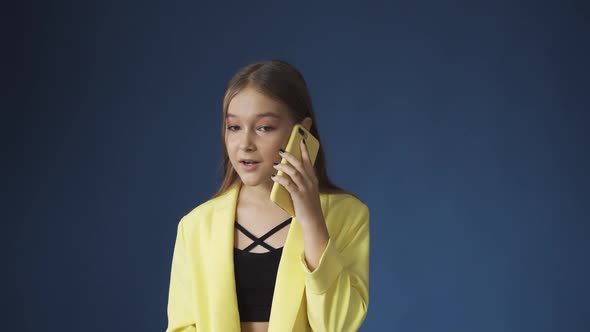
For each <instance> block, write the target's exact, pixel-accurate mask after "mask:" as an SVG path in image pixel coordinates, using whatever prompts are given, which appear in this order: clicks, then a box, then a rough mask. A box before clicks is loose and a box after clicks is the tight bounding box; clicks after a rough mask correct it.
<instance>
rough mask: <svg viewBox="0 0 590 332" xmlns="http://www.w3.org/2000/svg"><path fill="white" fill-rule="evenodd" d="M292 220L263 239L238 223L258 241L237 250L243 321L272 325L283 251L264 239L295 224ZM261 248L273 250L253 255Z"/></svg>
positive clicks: (238, 285) (237, 269)
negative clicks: (256, 248) (275, 289)
mask: <svg viewBox="0 0 590 332" xmlns="http://www.w3.org/2000/svg"><path fill="white" fill-rule="evenodd" d="M291 219H292V218H289V219H287V220H285V221H284V222H282V223H281V224H280V225H278V226H276V227H275V228H273V229H272V230H270V231H269V232H268V233H266V234H265V235H263V236H262V237H260V238H257V237H256V236H255V235H253V234H252V233H250V232H248V231H247V230H246V229H245V228H244V227H243V226H242V225H240V224H238V223H237V222H236V228H237V229H238V230H240V231H241V232H242V233H244V235H246V236H247V237H249V238H250V239H252V240H253V241H254V242H252V244H250V245H249V246H248V247H246V248H244V249H243V250H241V249H238V248H234V272H235V278H236V293H237V297H238V310H239V313H240V321H242V322H268V321H269V319H270V307H271V304H272V297H273V293H274V288H275V282H276V277H277V270H278V269H279V262H280V261H281V254H282V253H283V248H282V247H281V248H276V249H275V248H273V247H271V246H270V245H268V244H267V243H266V242H264V240H266V239H267V238H269V237H270V236H272V235H273V234H274V233H276V232H278V231H279V230H280V229H281V228H283V227H285V226H287V225H288V224H289V223H291ZM258 245H260V246H262V247H264V248H266V249H268V250H269V251H267V252H264V253H253V252H250V250H252V249H254V248H255V247H256V246H258Z"/></svg>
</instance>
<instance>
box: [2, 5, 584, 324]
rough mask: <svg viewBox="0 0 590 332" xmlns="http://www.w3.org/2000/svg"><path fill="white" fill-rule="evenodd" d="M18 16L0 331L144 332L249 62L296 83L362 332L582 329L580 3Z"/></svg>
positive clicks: (105, 9)
mask: <svg viewBox="0 0 590 332" xmlns="http://www.w3.org/2000/svg"><path fill="white" fill-rule="evenodd" d="M26 13H28V19H27V20H24V21H21V22H19V23H17V25H16V26H18V27H20V28H21V29H20V30H18V31H16V30H15V32H14V33H15V34H14V36H17V37H14V38H12V40H13V41H16V42H17V45H18V46H19V47H21V49H22V50H23V52H22V53H18V52H17V53H14V54H17V56H18V57H19V58H17V59H16V60H17V61H20V60H24V61H25V62H26V65H23V66H22V67H20V68H22V70H21V72H19V73H17V74H18V75H17V76H16V79H15V81H14V86H16V87H19V88H21V90H20V92H18V93H14V94H11V96H13V97H16V98H15V99H14V106H16V109H17V110H22V117H21V113H19V115H16V117H18V118H19V120H21V119H22V120H23V121H24V131H22V132H18V134H19V135H18V136H15V137H19V144H18V145H17V146H19V148H15V147H13V148H12V149H11V150H10V151H12V152H16V153H17V156H18V158H19V159H17V165H18V166H19V169H18V171H17V173H15V174H16V177H12V178H11V180H10V181H11V182H10V183H11V184H13V185H14V186H15V188H17V189H16V190H15V191H14V192H15V195H13V197H17V198H18V199H19V200H21V201H20V204H18V205H14V206H12V207H9V209H8V211H10V212H9V214H8V215H5V216H6V218H7V220H10V221H11V222H9V223H8V224H10V225H12V226H11V227H14V228H15V233H14V234H17V235H16V236H15V237H12V236H11V238H12V239H13V242H11V243H13V249H15V254H14V255H10V256H11V258H10V260H9V262H10V263H13V264H15V270H14V271H16V274H14V276H15V277H16V280H15V282H14V283H12V284H11V285H9V288H10V290H9V292H8V293H7V296H6V299H8V302H9V303H10V305H9V306H7V308H8V310H9V311H5V312H8V313H13V314H11V315H10V317H9V320H8V327H7V328H6V330H7V331H8V330H10V331H16V330H19V331H37V330H48V331H87V332H90V331H163V330H164V328H165V324H166V301H167V295H168V282H169V273H170V263H171V258H172V249H173V243H174V237H175V232H176V225H177V222H178V220H179V219H180V218H181V217H182V216H183V215H184V214H185V213H187V212H188V211H190V210H191V209H192V208H193V207H195V206H196V205H198V204H200V203H202V202H204V201H205V200H206V199H208V198H209V197H210V196H211V195H212V194H213V193H214V191H215V190H216V189H217V186H218V185H219V183H220V177H219V173H218V169H219V168H218V166H219V157H220V149H221V145H220V132H219V131H220V126H221V123H220V119H221V113H220V112H221V97H222V93H223V89H224V87H225V84H226V82H227V81H228V80H229V78H230V77H231V75H232V74H233V73H234V72H235V71H236V70H237V69H238V68H240V67H241V66H243V65H245V64H248V63H250V62H252V61H256V60H261V59H270V58H283V59H286V60H287V61H290V62H291V63H293V64H294V65H295V66H297V67H298V68H299V69H300V70H301V71H302V73H303V74H304V76H305V77H306V79H307V81H308V83H309V86H310V88H311V93H312V97H313V100H314V103H315V108H316V111H317V116H318V125H319V128H320V130H321V134H322V138H323V142H324V146H325V148H326V152H327V157H328V167H329V171H330V173H331V176H332V177H333V179H334V180H335V182H337V183H338V184H340V185H341V186H343V187H345V188H347V189H349V190H351V191H353V192H355V193H356V194H357V195H358V196H359V197H360V198H361V199H363V200H364V201H365V202H366V203H367V204H368V205H369V207H370V208H371V217H372V219H371V235H372V248H371V249H372V252H371V254H372V255H371V276H370V277H371V279H370V281H371V284H370V287H371V289H370V291H371V299H370V306H369V314H368V317H367V320H366V323H365V325H364V326H363V328H362V331H494V332H495V331H519V332H520V331H531V332H532V331H535V332H540V331H568V332H575V331H588V330H589V329H590V303H589V300H588V299H589V295H590V287H589V286H588V281H589V280H590V270H589V267H588V265H589V264H588V260H589V259H588V253H589V252H590V250H589V249H590V248H589V245H588V243H587V240H586V238H587V237H588V235H589V234H588V233H589V218H588V213H589V212H590V211H589V206H590V204H589V190H588V185H589V184H590V183H589V182H590V181H589V176H588V170H589V169H590V162H589V158H588V151H587V150H588V126H589V124H590V123H589V121H588V120H589V116H588V112H589V110H588V106H589V104H590V103H589V102H588V101H589V100H588V99H589V91H590V90H589V88H590V86H589V84H588V73H589V72H590V71H589V69H590V68H589V65H588V59H589V58H590V54H589V52H588V49H587V48H586V47H587V46H588V45H587V44H588V30H587V22H588V19H589V15H588V14H589V12H588V6H587V5H585V4H583V1H578V2H574V1H559V2H557V1H556V2H555V3H549V2H543V1H535V2H529V3H524V2H519V1H509V2H499V1H489V2H474V1H462V2H458V1H451V2H450V1H404V2H400V1H391V2H383V3H381V4H379V3H376V2H372V3H368V2H363V4H362V5H361V4H352V3H343V2H335V3H332V4H330V5H328V4H321V3H309V4H304V3H301V2H297V3H293V4H285V3H277V2H271V1H265V2H243V3H241V4H240V3H233V4H230V3H224V2H218V3H217V4H204V3H196V2H194V1H181V2H176V3H169V2H166V1H160V2H156V1H100V2H98V1H97V2H95V3H91V4H89V3H82V2H80V1H47V2H41V3H38V4H36V5H34V6H32V5H31V6H30V7H29V8H28V9H27V12H26ZM19 36H22V38H21V37H19ZM19 54H20V55H22V58H20V55H19ZM21 63H24V62H21ZM11 114H15V113H11ZM5 124H6V123H5ZM9 127H11V125H10V124H9ZM21 165H22V167H20V166H21ZM7 183H8V182H7ZM12 220H14V221H16V222H12ZM7 234H13V233H7ZM3 330H4V328H3Z"/></svg>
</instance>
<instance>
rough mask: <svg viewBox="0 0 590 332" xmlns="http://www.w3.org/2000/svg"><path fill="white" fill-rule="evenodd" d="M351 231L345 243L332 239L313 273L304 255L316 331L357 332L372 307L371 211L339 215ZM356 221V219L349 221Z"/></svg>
mask: <svg viewBox="0 0 590 332" xmlns="http://www.w3.org/2000/svg"><path fill="white" fill-rule="evenodd" d="M338 215H339V216H341V217H342V218H346V219H348V220H346V222H349V221H350V222H352V225H354V227H352V229H351V230H349V231H347V232H346V234H339V236H343V241H338V242H339V244H340V247H337V245H336V241H334V239H332V238H330V239H329V241H328V245H327V246H326V249H325V250H324V253H323V254H322V257H321V258H320V261H319V264H318V266H317V267H316V269H315V270H314V271H313V272H311V271H310V270H309V268H308V267H307V264H306V262H305V254H302V255H301V263H302V265H303V269H304V276H305V277H304V278H305V289H306V291H305V294H306V298H307V316H308V320H309V323H310V325H311V327H312V329H313V330H314V331H339V332H341V331H357V330H358V329H359V328H360V326H361V324H362V323H363V321H364V319H365V317H366V315H367V308H368V304H369V209H368V207H367V206H366V205H364V204H362V206H361V207H360V208H359V209H356V211H353V212H352V213H349V212H348V211H347V213H346V214H344V213H342V214H341V213H338ZM349 218H352V219H349Z"/></svg>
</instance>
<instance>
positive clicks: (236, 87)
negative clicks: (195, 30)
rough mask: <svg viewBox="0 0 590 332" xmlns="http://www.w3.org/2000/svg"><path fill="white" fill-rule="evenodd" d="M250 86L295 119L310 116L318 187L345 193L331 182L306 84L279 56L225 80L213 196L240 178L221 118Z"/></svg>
mask: <svg viewBox="0 0 590 332" xmlns="http://www.w3.org/2000/svg"><path fill="white" fill-rule="evenodd" d="M246 87H252V88H254V89H256V90H257V91H258V92H260V93H262V94H264V95H266V96H268V97H270V98H272V99H274V100H276V101H279V102H281V103H283V104H284V105H286V106H287V110H288V112H289V113H290V115H291V117H292V119H293V120H294V121H295V123H300V122H301V121H303V119H304V118H306V117H310V118H311V120H312V125H311V129H310V132H311V134H312V135H313V136H315V137H316V138H317V139H318V140H319V141H320V149H319V151H318V155H317V157H316V161H315V164H314V169H315V172H316V176H317V177H318V182H319V189H320V192H323V193H348V192H346V191H345V190H343V189H342V188H340V187H338V186H336V185H334V184H333V183H332V181H330V178H329V177H328V174H327V171H326V158H325V155H324V150H323V149H322V145H321V139H320V133H319V131H318V125H317V121H316V118H315V114H314V111H313V106H312V104H311V97H310V96H309V91H308V89H307V84H306V83H305V80H304V79H303V76H302V75H301V73H300V72H299V71H298V70H297V69H295V68H294V67H293V66H291V65H290V64H288V63H287V62H285V61H282V60H271V61H263V62H257V63H253V64H250V65H248V66H246V67H244V68H242V69H240V70H239V71H238V72H237V73H236V74H235V75H234V76H233V77H232V79H231V80H230V81H229V83H228V85H227V87H226V89H225V93H224V96H223V119H222V120H223V121H222V123H221V142H222V143H221V144H222V147H223V151H222V154H223V160H222V164H221V165H220V166H221V167H223V174H224V176H223V182H222V183H221V186H220V187H219V189H218V190H217V193H216V194H215V195H214V196H213V197H217V196H220V195H222V194H223V193H224V192H225V191H226V190H227V189H228V188H229V187H231V186H232V185H233V184H235V183H237V182H239V181H241V180H240V178H239V176H238V174H237V173H236V171H235V170H234V168H233V166H232V165H231V162H230V160H229V156H228V154H227V147H226V145H225V121H226V116H227V109H228V107H229V103H230V101H231V100H232V99H233V98H234V97H235V96H236V95H237V94H238V93H239V92H240V91H242V90H243V89H244V88H246Z"/></svg>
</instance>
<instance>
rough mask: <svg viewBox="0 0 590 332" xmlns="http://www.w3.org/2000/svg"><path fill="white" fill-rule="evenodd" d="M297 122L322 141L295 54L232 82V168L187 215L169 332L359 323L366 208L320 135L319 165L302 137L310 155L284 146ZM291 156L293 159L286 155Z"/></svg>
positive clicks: (226, 106)
mask: <svg viewBox="0 0 590 332" xmlns="http://www.w3.org/2000/svg"><path fill="white" fill-rule="evenodd" d="M296 123H300V124H302V125H303V126H304V127H305V128H306V129H308V130H309V131H310V132H311V134H312V135H314V136H315V137H316V138H318V140H319V138H320V135H319V132H318V127H317V125H316V121H315V116H314V112H313V108H312V104H311V99H310V96H309V93H308V90H307V86H306V84H305V81H304V79H303V77H302V76H301V74H300V73H299V72H298V71H297V70H296V69H295V68H293V67H292V66H291V65H289V64H288V63H286V62H284V61H268V62H260V63H255V64H252V65H249V66H247V67H245V68H243V69H241V70H240V71H239V72H238V73H237V74H236V75H235V76H234V77H233V78H232V80H231V81H230V82H229V84H228V86H227V89H226V91H225V95H224V98H223V127H222V140H223V147H224V149H223V154H224V156H223V166H224V170H225V176H224V179H223V183H222V184H221V187H220V189H219V191H218V192H217V194H216V195H215V196H214V197H213V198H211V199H210V200H209V201H207V202H205V203H203V204H201V205H199V206H198V207H196V208H195V209H193V210H192V211H191V212H190V213H188V214H187V215H186V216H184V217H183V218H182V219H181V220H180V222H179V223H178V233H177V237H176V244H175V247H174V255H173V259H172V269H171V276H170V290H169V299H168V328H167V330H166V331H168V332H172V331H219V332H231V331H256V332H258V331H339V332H340V331H356V330H358V329H359V327H360V326H361V324H362V322H363V321H364V319H365V316H366V314H367V307H368V299H369V284H368V282H369V210H368V208H367V206H366V205H365V204H364V203H362V202H361V201H360V200H359V199H357V198H356V197H355V196H354V195H352V194H349V193H347V192H345V191H343V190H342V189H340V188H338V187H336V186H335V185H334V184H332V183H331V182H330V180H329V178H328V175H327V174H326V166H325V159H324V153H323V150H322V148H321V146H320V150H319V152H318V155H317V158H316V162H315V165H314V166H312V165H311V162H310V158H309V154H308V153H307V149H306V146H305V143H304V142H302V143H301V146H300V148H301V151H302V160H298V159H296V158H295V157H294V156H293V155H291V154H289V153H287V152H284V150H283V149H284V148H285V147H286V145H287V141H288V139H289V135H290V133H291V129H292V128H293V125H294V124H296ZM320 142H321V141H320ZM283 158H284V159H286V161H288V164H283V165H281V164H280V162H281V160H282V159H283ZM279 170H282V171H283V172H284V173H286V174H287V175H288V176H289V177H284V176H278V175H276V173H277V171H279ZM275 182H277V183H279V184H280V185H282V186H284V187H285V188H286V189H287V190H288V192H289V193H290V195H291V198H292V201H293V207H294V209H295V215H294V216H290V215H288V214H287V213H286V212H285V211H283V210H282V209H281V208H279V207H278V206H277V205H275V204H274V203H273V202H272V201H271V200H270V192H271V188H272V186H273V184H274V183H275Z"/></svg>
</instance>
